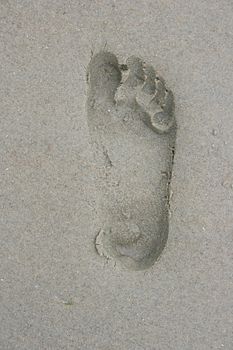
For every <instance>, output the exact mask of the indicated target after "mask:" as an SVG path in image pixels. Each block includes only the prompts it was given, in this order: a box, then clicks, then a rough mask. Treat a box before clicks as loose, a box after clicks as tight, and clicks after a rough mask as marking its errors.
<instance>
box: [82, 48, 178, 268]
mask: <svg viewBox="0 0 233 350" xmlns="http://www.w3.org/2000/svg"><path fill="white" fill-rule="evenodd" d="M87 117H88V126H89V131H90V139H91V143H92V149H93V154H94V161H95V164H94V165H95V178H96V187H97V190H98V192H99V207H98V214H99V218H100V221H101V222H102V225H101V229H100V231H99V233H98V235H97V237H96V249H97V252H98V253H99V254H100V255H102V256H104V257H106V258H112V259H114V260H115V261H120V262H122V264H123V265H125V266H126V267H128V268H130V269H133V270H141V269H145V268H148V267H150V266H151V265H152V264H153V263H154V262H155V261H156V260H157V259H158V257H159V256H160V254H161V252H162V250H163V248H164V246H165V244H166V241H167V237H168V230H169V184H170V181H171V173H172V164H173V156H174V149H175V138H176V123H175V117H174V98H173V94H172V92H171V91H170V90H168V89H167V87H166V86H165V83H164V81H163V79H162V78H161V77H159V76H158V74H157V73H156V72H155V70H154V68H153V67H152V66H147V65H146V64H145V63H143V62H142V61H141V60H140V59H139V58H137V57H134V56H132V57H130V58H128V59H127V61H126V64H121V65H119V63H118V60H117V58H116V56H115V55H113V54H112V53H110V52H106V51H101V52H99V53H98V54H96V55H95V56H94V57H93V58H92V59H91V61H90V63H89V66H88V99H87Z"/></svg>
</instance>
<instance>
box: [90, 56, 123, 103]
mask: <svg viewBox="0 0 233 350" xmlns="http://www.w3.org/2000/svg"><path fill="white" fill-rule="evenodd" d="M120 82H121V71H120V68H119V65H118V60H117V58H116V56H115V55H113V54H112V53H110V52H107V51H101V52H99V53H98V54H96V55H95V56H93V57H92V59H91V61H90V63H89V66H88V83H89V104H90V106H91V107H93V106H94V104H95V102H102V101H108V102H111V103H114V96H115V92H116V90H117V88H118V86H119V85H120Z"/></svg>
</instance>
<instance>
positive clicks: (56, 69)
mask: <svg viewBox="0 0 233 350" xmlns="http://www.w3.org/2000/svg"><path fill="white" fill-rule="evenodd" d="M232 10H233V9H232V5H231V3H230V2H229V1H225V0H223V1H200V0H197V1H195V2H191V1H185V0H178V1H149V0H144V1H134V2H132V1H85V2H84V1H69V2H66V1H64V0H63V1H58V0H57V1H49V2H48V1H45V0H41V1H30V2H29V1H20V2H18V1H2V2H1V4H0V17H1V28H0V33H1V41H0V45H1V46H0V62H1V90H0V93H1V99H0V100H1V121H0V123H1V124H0V126H1V127H0V132H1V138H0V140H1V141H0V142H1V148H0V149H1V153H0V161H1V165H0V169H1V177H0V181H1V198H0V203H1V221H0V234H1V248H0V254H1V267H0V290H1V306H0V307H1V310H0V317H1V334H0V339H1V341H0V344H1V345H0V348H1V349H3V350H7V349H9V350H16V349H17V350H21V349H27V350H29V349H30V350H31V349H54V350H55V349H56V350H60V349H80V350H93V349H96V350H105V349H106V350H110V349H111V350H115V349H122V350H142V349H143V350H144V349H145V350H152V349H153V350H158V349H159V350H168V349H171V350H176V349H177V350H180V349H189V350H192V349H195V350H196V349H198V350H209V349H227V350H231V349H232V346H233V335H232V307H233V300H232V295H233V284H232V274H233V272H232V271H233V269H232V267H233V264H232V261H233V259H232V258H233V256H232V255H233V253H232V252H233V239H232V233H233V232H232V226H233V225H232V224H233V214H232V207H233V206H232V204H233V203H232V202H233V174H232V169H233V156H232V154H233V138H232V133H233V121H232V110H233V98H232V91H233V73H232V55H233V45H232V29H233V28H232ZM103 48H105V49H107V50H109V51H110V52H113V53H114V54H116V55H117V57H118V58H119V60H120V61H122V62H123V61H124V60H125V59H126V58H127V57H128V56H131V55H132V54H133V55H135V56H139V57H141V58H142V59H144V60H145V61H146V62H148V63H149V64H151V65H153V66H154V67H155V69H156V70H157V71H159V73H160V74H161V76H163V77H164V79H165V80H166V82H167V83H168V85H169V87H170V88H171V90H172V91H173V93H174V96H175V103H176V120H177V126H178V128H177V140H176V153H175V159H174V168H173V179H172V184H171V190H172V198H171V203H170V204H171V208H170V209H171V217H170V229H169V237H168V242H167V245H166V248H165V249H164V251H163V253H162V255H161V257H160V259H159V261H158V262H156V263H155V264H154V265H153V267H151V268H150V269H147V270H145V271H138V272H135V271H128V270H127V269H124V268H122V266H121V265H120V264H115V263H114V262H112V261H107V260H105V259H104V258H103V257H100V256H99V255H98V254H97V252H96V250H95V246H94V240H95V235H96V228H97V227H99V217H98V213H97V211H96V198H97V193H96V186H95V176H94V174H95V167H94V166H93V159H92V151H91V146H90V142H89V141H90V139H89V132H88V125H87V116H86V109H85V104H86V98H87V84H86V69H87V66H88V63H89V61H90V59H91V55H92V53H91V52H94V53H97V52H98V51H99V50H100V49H103Z"/></svg>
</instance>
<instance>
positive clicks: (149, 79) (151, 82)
mask: <svg viewBox="0 0 233 350" xmlns="http://www.w3.org/2000/svg"><path fill="white" fill-rule="evenodd" d="M144 72H145V78H146V81H145V84H144V85H143V88H142V91H143V92H145V93H146V94H148V95H153V94H154V93H155V88H156V85H155V77H156V75H155V70H154V68H153V67H152V66H147V67H145V69H144Z"/></svg>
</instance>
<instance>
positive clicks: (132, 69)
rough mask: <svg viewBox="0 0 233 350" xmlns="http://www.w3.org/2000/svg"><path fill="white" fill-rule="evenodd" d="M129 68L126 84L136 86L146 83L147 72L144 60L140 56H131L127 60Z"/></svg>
mask: <svg viewBox="0 0 233 350" xmlns="http://www.w3.org/2000/svg"><path fill="white" fill-rule="evenodd" d="M126 64H127V67H128V69H129V73H128V77H127V79H126V81H125V85H127V86H128V87H131V88H135V87H137V86H138V85H140V84H143V83H144V80H145V73H144V70H143V62H142V60H141V59H140V58H138V57H135V56H131V57H129V58H128V59H127V61H126Z"/></svg>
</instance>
